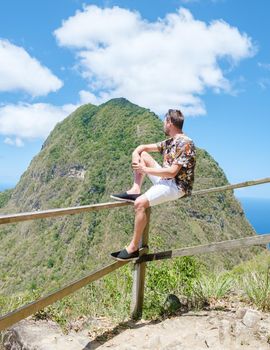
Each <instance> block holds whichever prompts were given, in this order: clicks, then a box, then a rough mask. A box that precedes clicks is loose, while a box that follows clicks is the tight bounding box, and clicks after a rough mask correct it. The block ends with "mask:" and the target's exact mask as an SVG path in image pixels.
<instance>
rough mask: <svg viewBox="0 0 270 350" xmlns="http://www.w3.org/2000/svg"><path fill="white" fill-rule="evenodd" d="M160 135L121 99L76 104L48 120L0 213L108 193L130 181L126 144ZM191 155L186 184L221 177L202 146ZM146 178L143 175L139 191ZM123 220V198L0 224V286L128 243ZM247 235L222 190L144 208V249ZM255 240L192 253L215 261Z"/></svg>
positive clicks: (60, 276)
mask: <svg viewBox="0 0 270 350" xmlns="http://www.w3.org/2000/svg"><path fill="white" fill-rule="evenodd" d="M190 136H191V135H190ZM164 138H165V136H164V134H163V128H162V121H161V120H160V119H159V118H158V117H157V116H156V115H155V114H154V113H153V112H151V111H150V110H149V109H145V108H142V107H139V106H137V105H135V104H132V103H130V102H129V101H127V100H126V99H124V98H119V99H113V100H110V101H108V102H106V103H104V104H102V105H100V106H94V105H91V104H87V105H84V106H81V107H80V108H78V109H77V110H76V111H75V112H73V113H72V114H71V115H69V116H68V117H67V118H66V119H65V120H63V121H62V122H60V123H58V124H57V125H56V126H55V128H54V130H53V131H52V132H51V133H50V135H49V136H48V138H47V139H46V141H45V142H44V144H43V145H42V148H41V150H40V152H39V153H38V154H37V155H36V156H35V157H34V158H33V159H32V161H31V163H30V165H29V167H28V169H27V170H26V171H25V172H24V173H23V175H22V176H21V178H20V181H19V182H18V184H17V185H16V187H15V188H14V189H12V190H8V191H5V192H2V193H1V194H0V207H1V210H0V211H1V214H8V213H18V212H25V211H36V210H45V209H52V208H60V207H69V206H79V205H86V204H92V203H102V202H108V201H111V199H110V197H109V196H110V194H111V193H114V192H118V191H122V190H126V189H128V188H129V186H130V184H131V181H132V179H133V171H132V168H131V152H132V150H133V149H134V148H135V147H136V146H137V145H139V144H144V143H154V142H157V141H159V140H163V139H164ZM197 154H198V157H197V166H196V176H195V183H194V190H197V189H203V188H210V187H215V186H221V185H225V184H228V180H227V178H226V176H225V174H224V172H223V171H222V169H221V168H220V167H219V165H218V163H217V162H216V161H215V160H214V159H213V158H212V157H211V156H210V155H209V153H207V151H205V150H203V149H198V153H197ZM153 155H154V157H155V158H156V160H158V161H159V162H161V156H160V155H159V154H153ZM149 186H150V181H149V179H146V182H145V184H144V187H143V191H144V190H145V189H147V188H148V187H149ZM133 221H134V212H133V207H132V206H127V207H123V208H116V209H111V210H109V209H106V210H103V211H99V212H92V213H84V214H78V215H68V216H63V217H59V218H52V219H38V220H35V221H27V222H22V223H18V224H11V225H2V226H0V242H1V245H0V266H1V269H0V291H1V294H2V295H10V294H12V293H17V292H19V291H24V290H27V289H31V290H32V289H35V288H39V289H42V290H43V291H44V293H45V292H48V291H50V290H53V289H55V288H57V287H59V286H63V285H65V284H67V283H68V282H70V281H73V280H74V279H77V278H79V277H81V276H84V275H85V274H86V272H88V271H91V270H94V269H97V268H98V267H101V266H103V265H104V264H105V263H108V262H110V258H109V253H110V252H111V251H115V250H119V249H120V248H121V247H123V245H125V244H127V243H128V242H129V240H130V238H131V236H132V230H133ZM254 234H255V232H254V230H253V228H252V227H251V225H250V224H249V222H248V221H247V220H246V218H245V216H244V213H243V210H242V208H241V205H240V203H239V202H238V201H237V200H236V199H235V197H234V195H233V192H232V191H227V192H223V193H222V192H221V193H216V194H211V195H204V196H194V197H189V198H185V199H182V200H178V201H174V202H170V203H168V204H166V205H160V206H156V207H153V208H152V213H151V222H150V242H149V245H150V250H151V251H156V250H168V249H170V248H180V247H184V246H190V245H197V244H203V243H207V242H212V241H222V240H227V239H234V238H240V237H244V236H250V235H254ZM261 249H263V248H259V247H257V248H249V249H246V248H245V249H239V250H234V251H231V252H224V253H219V254H212V255H211V254H208V255H207V256H201V257H199V258H200V259H202V260H203V261H204V262H205V263H206V264H208V265H209V267H211V268H212V269H213V266H215V268H217V269H224V268H230V267H231V266H233V265H234V264H236V263H239V262H240V261H242V260H245V259H248V258H250V257H251V256H252V254H254V253H256V252H258V251H261Z"/></svg>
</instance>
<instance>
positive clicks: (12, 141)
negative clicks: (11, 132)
mask: <svg viewBox="0 0 270 350" xmlns="http://www.w3.org/2000/svg"><path fill="white" fill-rule="evenodd" d="M4 143H6V144H8V145H12V146H16V147H23V146H24V143H23V141H22V140H21V139H20V138H19V137H15V139H11V138H10V137H6V138H5V139H4Z"/></svg>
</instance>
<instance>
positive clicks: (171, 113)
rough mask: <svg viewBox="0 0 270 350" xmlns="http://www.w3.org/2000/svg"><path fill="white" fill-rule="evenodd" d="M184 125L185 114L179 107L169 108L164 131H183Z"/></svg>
mask: <svg viewBox="0 0 270 350" xmlns="http://www.w3.org/2000/svg"><path fill="white" fill-rule="evenodd" d="M183 125H184V115H183V114H182V112H181V111H180V110H178V109H169V110H168V112H167V113H166V115H165V119H164V132H165V134H166V135H171V131H172V130H173V131H177V130H178V131H182V129H183Z"/></svg>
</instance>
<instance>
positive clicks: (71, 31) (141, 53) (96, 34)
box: [54, 5, 255, 115]
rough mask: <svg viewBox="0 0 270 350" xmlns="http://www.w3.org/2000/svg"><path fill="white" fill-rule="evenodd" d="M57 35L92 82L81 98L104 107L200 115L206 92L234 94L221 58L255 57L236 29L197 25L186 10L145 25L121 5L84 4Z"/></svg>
mask: <svg viewBox="0 0 270 350" xmlns="http://www.w3.org/2000/svg"><path fill="white" fill-rule="evenodd" d="M54 34H55V36H56V38H57V41H58V43H59V45H61V46H66V47H69V48H71V49H73V50H75V52H76V58H77V62H76V65H77V67H78V69H79V70H80V72H81V74H82V76H83V77H84V78H85V79H87V81H88V83H89V92H88V94H86V92H81V95H82V96H81V97H82V99H84V98H85V99H86V100H87V99H88V101H90V102H92V103H93V102H96V103H102V102H104V101H106V100H107V99H109V98H113V97H120V96H123V97H126V98H127V99H129V100H130V101H132V102H134V103H136V104H139V105H141V106H145V107H148V108H151V109H152V110H154V111H155V112H157V113H160V114H161V113H164V112H165V111H166V110H167V109H168V108H176V107H180V108H182V110H183V111H184V112H185V114H188V115H199V114H204V113H205V106H204V104H203V102H202V99H201V95H202V94H204V93H205V91H206V89H209V88H210V89H212V90H213V91H214V92H221V91H225V92H230V89H231V86H230V82H229V81H228V80H227V79H226V77H225V76H224V72H223V71H222V68H221V66H220V65H219V60H220V59H223V60H224V59H226V60H227V62H228V64H230V65H231V66H234V65H236V64H237V63H238V62H239V61H240V60H242V59H244V58H247V57H250V56H252V55H254V52H255V49H254V47H253V45H252V42H251V39H250V38H249V37H248V36H247V35H246V34H241V33H240V32H239V31H238V29H237V28H235V27H232V26H230V25H229V24H227V23H226V22H224V21H222V20H218V21H213V22H211V23H210V24H207V23H205V22H203V21H199V20H196V19H194V18H193V16H192V14H191V12H190V11H188V10H187V9H184V8H181V9H180V10H178V11H177V12H176V13H169V14H167V15H166V16H165V18H163V19H160V18H159V19H158V20H157V21H155V22H148V21H147V20H145V19H143V18H142V17H141V16H140V14H139V13H138V12H133V11H130V10H126V9H122V8H119V7H113V8H104V9H102V8H99V7H97V6H94V5H91V6H85V7H84V9H83V10H82V11H77V12H76V14H75V15H74V16H72V17H70V18H68V19H67V20H66V21H63V23H62V26H61V27H60V28H58V29H57V30H56V31H55V32H54Z"/></svg>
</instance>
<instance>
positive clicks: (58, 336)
mask: <svg viewBox="0 0 270 350" xmlns="http://www.w3.org/2000/svg"><path fill="white" fill-rule="evenodd" d="M96 334H97V333H96V332H94V331H93V330H91V329H90V328H88V329H84V330H78V331H77V332H74V331H72V332H70V333H69V334H68V335H64V334H63V333H62V332H61V329H60V327H59V326H58V325H56V324H55V323H53V322H52V321H46V320H42V321H38V322H35V321H33V320H31V319H27V320H24V321H21V322H19V323H17V324H16V325H15V326H13V327H12V328H11V329H9V330H8V331H7V332H6V333H5V337H4V339H5V348H6V349H8V350H22V349H23V350H92V349H99V350H105V349H114V350H139V349H145V350H148V349H149V350H187V349H192V350H203V349H215V350H238V349H250V350H270V344H269V342H270V314H266V313H261V312H258V311H256V310H252V309H247V308H242V309H239V310H237V311H226V312H224V311H216V310H211V311H198V312H191V311H190V312H188V313H186V314H182V315H181V316H175V317H171V318H168V319H166V320H163V321H160V322H159V321H144V320H141V321H139V322H131V321H127V322H126V323H122V324H121V325H118V326H116V327H111V328H110V329H108V328H107V329H103V330H102V332H99V335H98V336H96Z"/></svg>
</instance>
